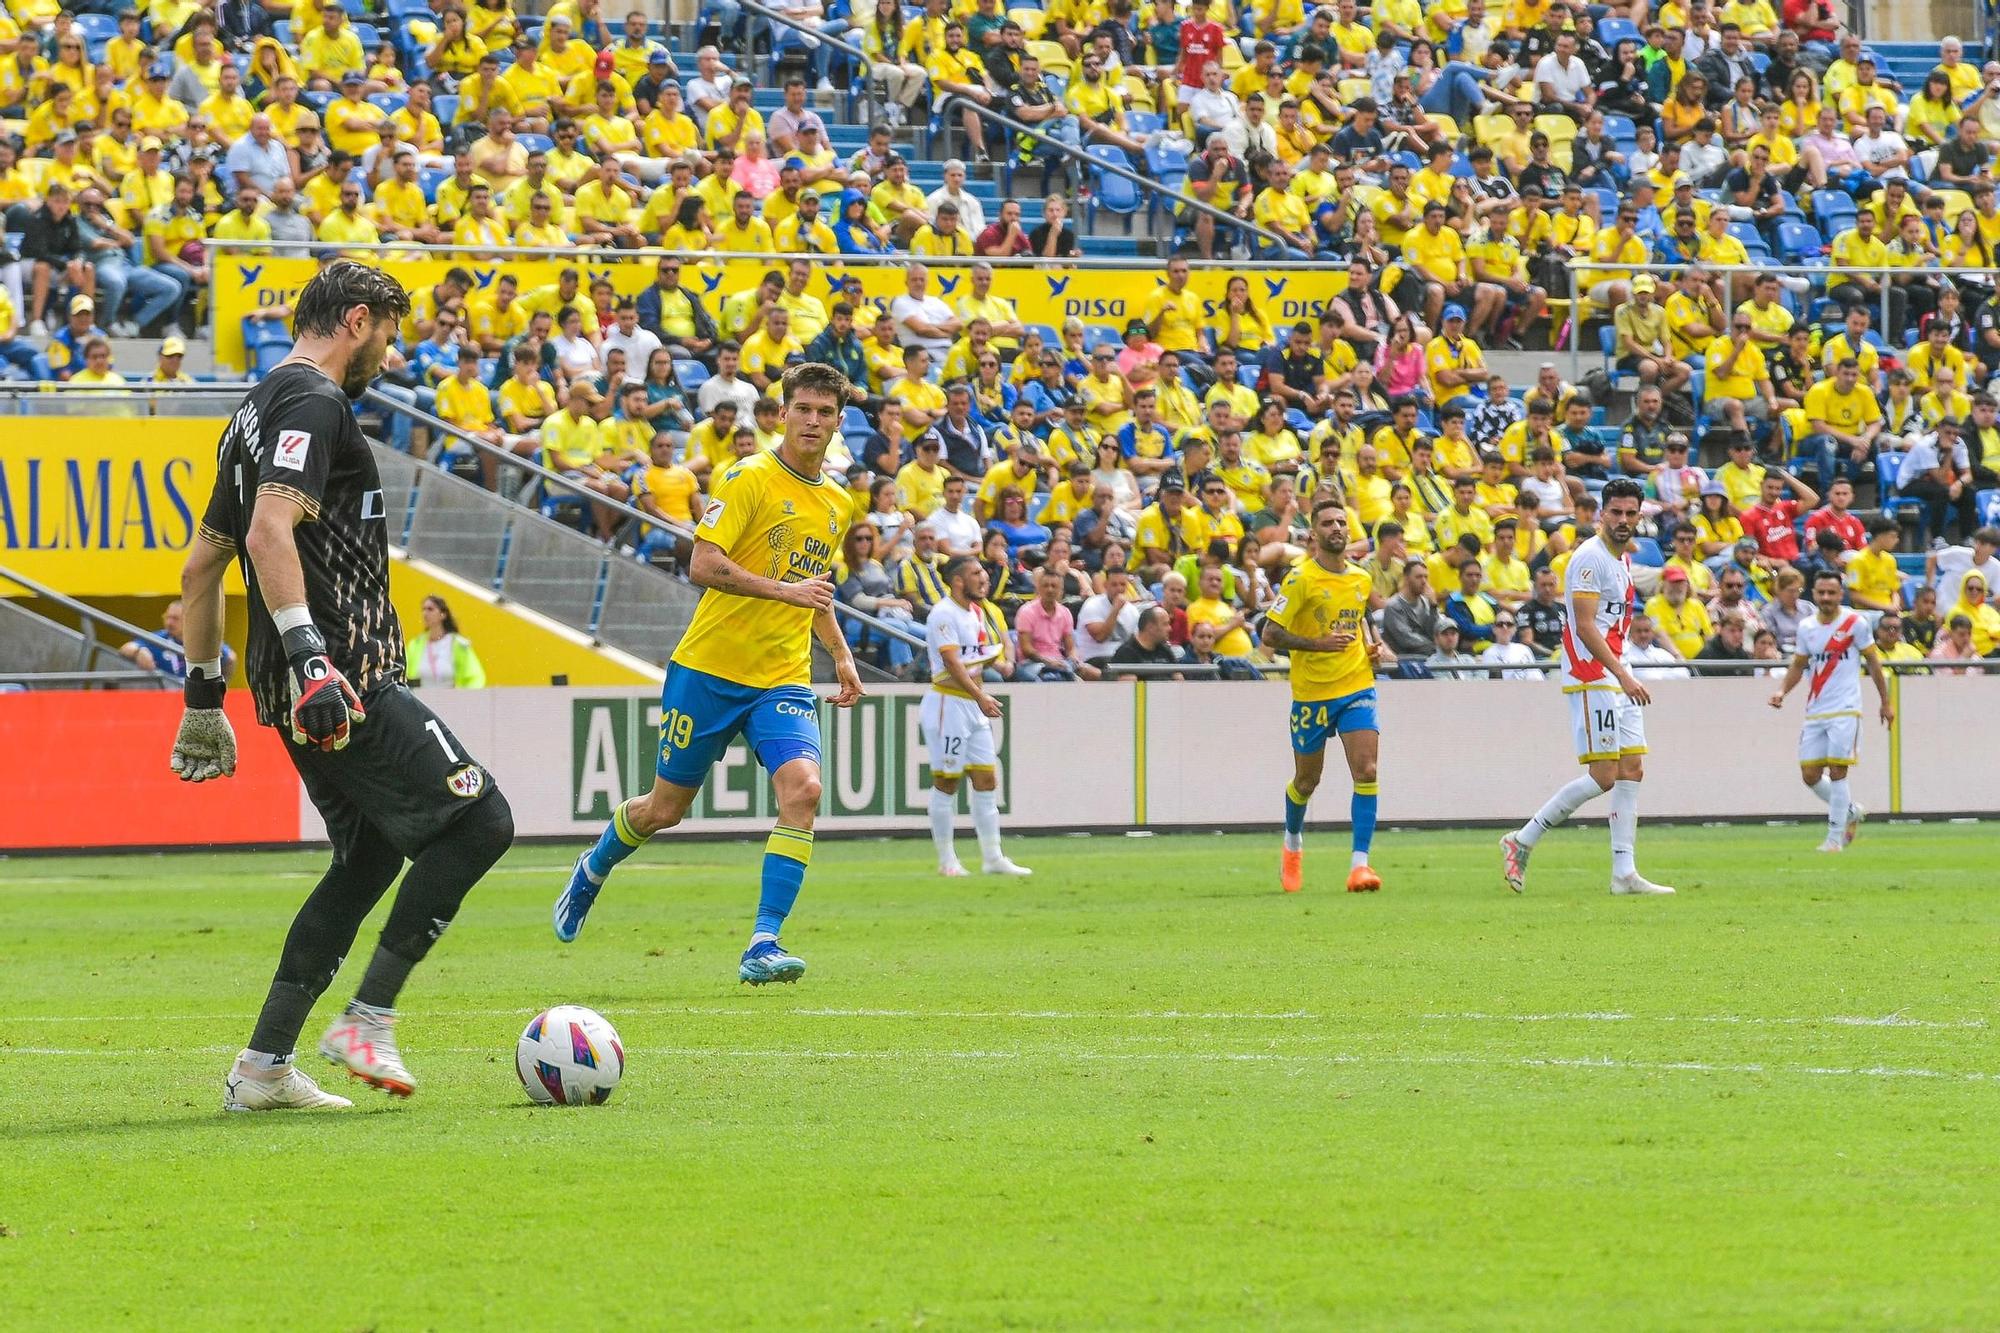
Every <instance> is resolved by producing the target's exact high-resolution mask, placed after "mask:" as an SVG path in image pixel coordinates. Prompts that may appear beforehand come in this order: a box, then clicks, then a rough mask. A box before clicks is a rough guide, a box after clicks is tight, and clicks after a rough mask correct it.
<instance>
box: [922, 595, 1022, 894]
mask: <svg viewBox="0 0 2000 1333" xmlns="http://www.w3.org/2000/svg"><path fill="white" fill-rule="evenodd" d="M943 573H944V581H945V586H946V587H948V588H949V589H950V590H951V595H950V596H949V597H946V598H945V599H944V600H943V601H941V602H939V603H938V604H937V605H936V606H934V607H932V608H931V613H930V617H929V618H928V619H927V620H926V621H925V622H924V640H925V642H926V643H927V644H928V645H929V647H930V658H931V688H930V692H929V693H928V694H926V695H925V696H924V702H923V707H922V708H921V709H920V710H919V711H918V714H917V721H918V725H919V726H920V727H922V729H923V736H924V748H925V749H927V750H929V751H930V757H931V802H930V813H931V842H932V844H933V845H934V846H936V848H937V856H938V873H939V874H940V875H945V876H947V877H950V878H956V877H958V876H960V875H963V874H965V873H966V869H965V867H964V866H962V865H960V864H959V863H958V852H957V851H956V850H955V849H954V848H953V847H952V838H951V821H952V816H953V814H955V813H956V811H957V809H958V781H959V778H960V777H961V776H964V777H970V778H971V779H972V827H973V829H974V830H975V831H976V832H977V833H978V834H979V861H980V868H981V869H983V870H984V871H985V872H986V873H987V874H989V875H1030V874H1033V873H1034V872H1033V871H1031V870H1029V869H1028V868H1027V867H1026V866H1017V865H1015V864H1014V863H1013V862H1012V861H1010V860H1008V859H1007V854H1006V853H1005V852H1003V851H1001V850H1000V790H999V788H1000V781H999V761H1000V756H999V753H998V751H997V750H996V749H995V747H994V744H993V722H992V719H993V718H996V717H998V716H1000V701H999V700H998V699H995V698H994V697H993V696H992V695H990V694H988V693H987V692H986V686H985V685H983V684H981V683H980V679H979V677H980V671H981V668H983V667H984V666H985V665H986V664H987V663H988V662H991V661H993V660H994V659H995V658H997V657H999V656H1000V653H1001V643H1000V640H999V639H998V638H997V637H995V635H994V634H993V631H992V629H991V628H990V627H989V626H988V624H987V623H986V616H985V614H984V613H983V612H982V611H981V610H980V605H979V604H980V602H981V601H983V600H984V599H985V597H986V588H987V578H986V570H985V568H984V567H983V566H982V565H980V563H979V562H978V561H977V560H974V559H973V558H972V557H971V556H959V557H958V558H957V559H955V560H950V561H947V562H946V563H945V567H944V571H943Z"/></svg>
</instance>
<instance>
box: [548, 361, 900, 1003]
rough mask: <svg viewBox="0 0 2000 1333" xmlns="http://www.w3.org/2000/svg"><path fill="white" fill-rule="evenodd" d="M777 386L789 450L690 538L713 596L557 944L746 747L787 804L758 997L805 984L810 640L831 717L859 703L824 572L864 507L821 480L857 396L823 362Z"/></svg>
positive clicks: (748, 473)
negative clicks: (796, 945) (633, 785)
mask: <svg viewBox="0 0 2000 1333" xmlns="http://www.w3.org/2000/svg"><path fill="white" fill-rule="evenodd" d="M783 386H784V389H783V392H784V397H783V403H784V438H783V439H782V440H781V441H780V442H779V443H778V445H777V447H776V448H773V449H768V450H765V451H763V452H760V453H757V454H753V455H751V456H750V457H748V458H745V459H742V460H739V461H738V462H736V463H734V464H732V465H731V466H729V467H728V468H727V469H725V470H724V472H723V473H722V475H721V477H719V478H718V479H717V480H716V482H715V485H714V487H713V489H712V491H711V494H710V499H709V504H708V507H707V508H706V509H705V510H704V511H703V512H702V516H701V522H700V523H699V524H698V525H696V527H695V533H694V537H695V540H694V555H693V557H692V559H691V561H690V563H689V569H688V576H689V577H690V578H691V579H692V580H693V581H694V582H695V583H696V584H698V585H699V586H700V587H701V588H703V589H704V592H703V594H702V599H701V602H700V604H699V605H698V606H697V607H696V608H695V613H694V620H693V622H692V623H691V624H690V625H689V626H688V631H687V633H686V634H685V635H684V636H682V638H681V642H680V646H679V647H677V648H676V649H674V655H673V660H672V661H671V662H670V663H669V664H668V666H667V678H666V682H665V684H664V685H663V686H662V688H661V691H660V758H659V764H658V766H657V768H656V770H655V777H654V782H653V789H652V790H651V791H649V792H647V793H646V794H644V795H642V796H635V797H633V798H632V799H630V800H628V801H626V802H625V803H624V804H622V805H620V806H619V807H618V808H617V809H616V810H615V811H613V812H612V816H611V822H610V824H608V825H607V826H606V827H605V829H604V832H603V833H602V834H601V835H600V836H599V837H598V839H597V843H596V845H595V846H593V847H592V848H590V850H588V851H586V852H585V853H584V854H583V855H582V856H580V857H578V858H577V862H576V865H575V867H574V868H573V869H572V870H571V872H570V879H569V884H568V885H567V886H566V887H565V888H564V890H563V893H562V896H561V897H560V898H558V899H557V900H556V905H555V912H554V919H555V931H556V938H557V939H560V940H563V941H564V942H568V941H570V940H574V939H575V938H576V936H577V933H578V932H579V931H581V930H582V929H583V921H584V917H585V916H586V915H587V914H588V913H589V911H590V908H591V905H592V904H593V903H594V902H595V901H596V899H597V895H598V893H599V891H600V890H602V888H603V887H604V882H605V880H606V879H607V878H608V877H609V876H610V874H611V871H612V869H613V868H614V867H615V866H617V865H618V863H619V862H621V861H623V860H624V859H625V858H626V857H628V856H630V855H631V854H632V853H633V852H634V851H636V850H638V848H639V846H640V845H641V844H642V843H644V842H645V841H646V839H647V838H650V837H651V836H652V835H653V834H655V833H657V832H659V831H661V830H663V829H668V828H672V827H673V826H674V825H675V824H678V823H679V822H680V821H681V820H682V818H684V817H685V816H686V814H687V812H688V809H689V807H690V806H692V805H693V804H694V798H695V795H696V793H697V792H699V791H700V790H701V784H702V783H703V782H704V781H706V780H707V777H708V770H709V769H710V768H712V767H713V766H714V764H715V762H716V760H718V759H720V758H721V757H722V753H723V751H724V750H725V749H727V748H728V746H729V744H730V742H732V741H733V740H735V739H736V737H737V736H738V735H741V736H742V737H743V738H744V739H745V740H746V741H748V742H749V745H750V749H751V751H752V752H753V753H754V754H755V755H756V756H757V762H758V764H759V765H761V766H762V767H763V769H764V771H765V772H767V773H769V774H770V775H771V787H772V790H773V792H774V793H775V795H776V797H777V802H778V823H777V826H776V827H775V828H773V829H772V830H771V836H770V839H769V841H767V842H766V843H765V845H764V861H763V871H762V877H761V887H760V892H759V896H758V900H757V919H756V922H755V924H754V925H753V926H752V927H751V931H750V945H749V947H748V948H747V949H745V950H744V951H743V957H742V960H741V961H740V963H739V964H738V966H737V976H738V978H739V979H741V980H742V981H745V982H748V983H750V984H751V985H763V984H765V983H766V982H772V981H797V980H798V979H799V978H800V977H801V976H803V975H804V974H805V969H806V965H805V962H804V960H803V959H800V958H797V957H795V956H793V955H792V954H790V953H787V952H786V951H785V949H784V947H783V946H782V945H780V944H779V942H778V931H779V929H780V927H782V926H783V924H784V922H785V918H786V917H787V916H788V915H790V913H791V910H792V905H793V903H795V902H796V901H797V900H798V896H799V890H800V889H801V888H802V887H803V886H804V884H805V875H806V867H807V866H808V865H809V864H811V861H812V849H813V817H814V815H815V814H816V813H817V811H818V809H819V795H820V774H819V770H820V751H819V700H818V698H817V697H816V696H815V695H814V694H813V692H812V688H811V682H812V641H813V639H814V638H817V639H818V640H819V643H820V646H821V647H823V648H824V649H825V650H826V651H827V653H828V654H829V655H830V656H831V657H832V658H833V662H834V668H835V671H836V673H837V674H838V677H839V681H840V689H839V692H838V693H837V694H835V696H834V699H833V703H834V705H835V706H836V707H840V708H847V707H850V706H852V705H853V703H854V702H855V701H856V700H857V699H859V698H860V697H861V678H860V676H859V675H857V674H856V672H855V668H854V656H853V654H852V653H851V652H850V651H849V650H848V646H847V640H846V638H845V636H844V635H842V633H841V630H840V626H839V624H838V623H837V622H836V621H835V619H834V615H833V582H832V578H831V575H830V571H831V570H832V568H833V562H834V558H835V556H836V555H837V554H838V553H839V551H840V540H841V537H842V535H843V534H845V533H846V531H847V528H848V525H849V524H850V523H852V522H853V521H854V506H853V503H852V502H851V501H850V500H849V499H848V492H847V488H846V487H845V486H842V485H840V484H838V483H836V482H833V481H829V480H828V479H827V478H826V477H825V475H824V468H825V464H826V450H827V446H828V444H830V443H831V442H832V439H833V434H834V431H835V430H836V428H837V427H838V425H839V422H840V413H841V409H842V408H843V407H844V406H845V404H846V403H847V400H848V396H849V394H850V392H851V386H850V385H849V384H848V382H847V378H846V377H845V376H844V375H842V374H841V373H840V372H839V371H838V370H836V369H834V368H833V367H831V366H826V365H820V364H817V363H813V362H806V363H802V364H799V365H795V366H793V367H791V368H790V369H789V370H787V371H786V372H785V374H784V379H783Z"/></svg>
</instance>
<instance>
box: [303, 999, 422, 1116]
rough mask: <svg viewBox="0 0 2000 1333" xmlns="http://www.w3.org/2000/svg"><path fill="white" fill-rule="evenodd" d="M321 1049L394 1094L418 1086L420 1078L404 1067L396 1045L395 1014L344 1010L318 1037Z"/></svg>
mask: <svg viewBox="0 0 2000 1333" xmlns="http://www.w3.org/2000/svg"><path fill="white" fill-rule="evenodd" d="M319 1053H320V1054H321V1055H323V1056H325V1057H326V1058H327V1059H328V1060H329V1061H331V1062H332V1063H334V1064H337V1065H339V1066H341V1067H342V1068H344V1069H346V1070H347V1072H348V1073H350V1074H352V1075H354V1077H356V1078H358V1079H360V1080H361V1081H362V1082H363V1083H366V1084H368V1085H369V1086H370V1087H373V1088H380V1089H382V1091H384V1092H386V1093H388V1094H389V1095H390V1096H392V1097H407V1096H409V1095H410V1094H411V1093H413V1092H415V1091H416V1090H417V1081H416V1080H415V1079H413V1078H411V1077H410V1071H409V1070H407V1069H405V1068H403V1054H402V1052H401V1051H398V1050H397V1049H396V1016H395V1015H394V1014H368V1013H356V1012H353V1011H350V1012H348V1013H344V1014H342V1015H341V1016H340V1017H339V1018H336V1019H334V1020H333V1026H332V1027H330V1028H328V1029H327V1030H326V1035H325V1036H323V1037H321V1038H320V1039H319Z"/></svg>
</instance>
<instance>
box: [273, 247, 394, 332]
mask: <svg viewBox="0 0 2000 1333" xmlns="http://www.w3.org/2000/svg"><path fill="white" fill-rule="evenodd" d="M358 305H361V306H367V307H368V314H369V316H370V317H371V318H373V319H376V320H384V319H387V320H396V321H400V320H401V319H402V318H403V317H404V316H405V315H407V314H409V313H410V294H409V293H408V292H406V291H404V290H403V285H402V284H401V283H399V282H397V281H396V280H395V279H394V278H391V277H390V276H389V275H388V274H386V273H384V272H382V270H380V269H376V268H370V267H368V266H367V265H366V264H361V263H357V262H355V261H354V260H352V259H336V260H334V261H333V262H332V263H331V264H328V265H327V266H326V267H325V268H323V269H321V270H320V271H319V272H317V273H315V274H313V276H312V277H311V279H310V280H308V281H307V283H306V285H305V289H304V290H303V291H301V292H300V293H299V299H298V303H297V304H296V305H295V306H294V307H293V308H292V330H293V333H294V335H295V336H297V337H301V338H330V337H332V336H333V335H334V334H335V333H336V332H338V331H339V329H340V321H341V320H342V318H344V317H345V316H346V314H347V312H348V311H350V310H352V309H353V308H354V307H355V306H358Z"/></svg>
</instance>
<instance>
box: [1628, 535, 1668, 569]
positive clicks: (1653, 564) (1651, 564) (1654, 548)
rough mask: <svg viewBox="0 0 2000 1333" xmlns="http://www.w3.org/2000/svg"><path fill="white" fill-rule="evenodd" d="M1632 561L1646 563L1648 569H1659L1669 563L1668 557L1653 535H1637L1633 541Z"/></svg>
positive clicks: (1640, 563) (1636, 563)
mask: <svg viewBox="0 0 2000 1333" xmlns="http://www.w3.org/2000/svg"><path fill="white" fill-rule="evenodd" d="M1632 563H1633V564H1635V565H1644V566H1646V568H1648V569H1659V568H1661V567H1662V566H1664V565H1665V564H1666V563H1667V557H1666V556H1665V554H1664V553H1662V552H1661V550H1660V544H1659V543H1658V542H1657V541H1654V540H1653V539H1652V538H1651V537H1637V538H1634V539H1633V541H1632Z"/></svg>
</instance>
